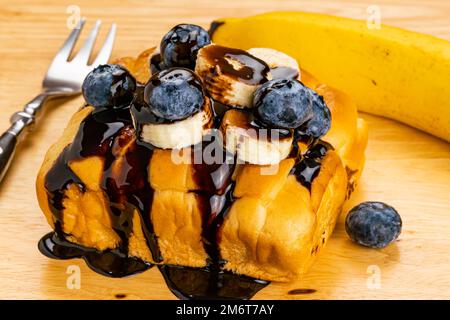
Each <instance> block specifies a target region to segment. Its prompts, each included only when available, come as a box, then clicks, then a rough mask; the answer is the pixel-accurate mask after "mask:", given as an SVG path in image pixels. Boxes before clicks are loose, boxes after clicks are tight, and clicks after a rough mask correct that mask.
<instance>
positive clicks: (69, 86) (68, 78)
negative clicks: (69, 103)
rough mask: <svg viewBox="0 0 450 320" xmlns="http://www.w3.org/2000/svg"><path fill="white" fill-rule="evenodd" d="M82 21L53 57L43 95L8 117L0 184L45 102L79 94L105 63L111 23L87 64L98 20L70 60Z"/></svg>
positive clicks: (1, 141)
mask: <svg viewBox="0 0 450 320" xmlns="http://www.w3.org/2000/svg"><path fill="white" fill-rule="evenodd" d="M85 22H86V21H85V20H84V19H81V20H80V22H79V25H78V26H77V27H76V28H75V29H73V31H72V32H71V33H70V35H69V37H68V38H67V40H66V42H65V43H64V45H63V46H62V47H61V49H60V50H59V52H58V53H57V54H56V56H55V57H54V58H53V61H52V62H51V64H50V67H49V68H48V70H47V74H46V75H45V77H44V80H43V82H42V92H41V93H40V94H39V95H37V96H36V97H35V98H34V99H33V100H31V101H30V102H28V103H27V104H26V105H25V107H24V108H23V110H22V111H19V112H16V113H14V114H13V115H12V117H11V120H10V122H11V126H10V127H9V129H8V130H7V131H6V132H5V133H3V134H2V135H1V136H0V181H1V180H2V179H3V177H4V176H5V173H6V171H7V170H8V167H9V165H10V164H11V159H12V158H13V156H14V152H15V150H16V146H17V142H18V138H19V137H20V136H21V135H22V134H23V132H24V131H25V129H26V128H28V127H29V126H31V125H32V124H33V123H35V121H36V116H37V115H38V113H39V111H40V110H41V109H42V107H43V105H44V103H45V102H46V101H47V100H48V99H50V98H56V97H67V96H73V95H77V94H80V93H81V85H82V84H83V80H84V78H85V77H86V75H87V74H88V73H89V72H90V71H91V70H92V69H94V68H95V67H96V66H98V65H99V64H105V63H107V62H108V59H109V57H110V55H111V51H112V48H113V44H114V37H115V34H116V25H115V24H112V26H111V29H110V30H109V33H108V35H107V37H106V40H105V42H104V44H103V46H102V48H101V49H100V51H99V53H98V55H97V57H96V58H95V59H94V62H93V63H92V64H88V61H89V57H90V55H91V53H92V48H93V47H94V43H95V39H96V37H97V34H98V30H99V29H100V25H101V21H100V20H97V22H96V24H95V27H94V28H93V29H92V31H91V33H90V34H89V36H88V38H87V39H86V41H85V43H84V45H83V47H82V48H81V49H80V51H79V52H78V53H77V54H76V55H75V57H74V58H73V59H71V60H70V61H69V60H68V59H69V56H70V54H71V53H72V50H73V47H74V45H75V43H76V41H77V39H78V36H79V35H80V33H81V30H82V28H83V26H84V24H85Z"/></svg>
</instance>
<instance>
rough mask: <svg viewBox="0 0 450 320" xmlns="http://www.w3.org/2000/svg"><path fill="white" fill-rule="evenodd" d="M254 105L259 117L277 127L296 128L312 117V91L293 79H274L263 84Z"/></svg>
mask: <svg viewBox="0 0 450 320" xmlns="http://www.w3.org/2000/svg"><path fill="white" fill-rule="evenodd" d="M253 106H254V108H255V113H256V116H257V118H259V119H260V120H261V121H262V122H263V123H265V124H267V125H269V126H271V127H275V128H284V129H294V128H297V127H299V126H300V125H302V124H303V123H305V122H306V121H308V120H309V119H311V117H312V97H311V94H310V91H309V89H308V88H307V87H305V86H304V85H303V84H302V83H301V82H299V81H297V80H293V79H274V80H271V81H268V82H266V83H264V84H263V85H261V86H260V87H259V88H258V89H257V90H256V92H255V94H254V97H253Z"/></svg>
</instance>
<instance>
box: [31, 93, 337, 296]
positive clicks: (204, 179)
mask: <svg viewBox="0 0 450 320" xmlns="http://www.w3.org/2000/svg"><path fill="white" fill-rule="evenodd" d="M141 94H142V87H139V88H138V89H137V91H136V95H137V97H136V98H135V100H134V102H133V103H134V104H136V103H137V104H138V103H142V97H140V95H141ZM212 105H213V109H214V110H213V111H214V112H213V113H214V117H215V118H216V119H214V121H213V122H214V124H215V126H216V127H218V126H219V124H220V119H221V117H222V115H223V109H224V108H225V109H226V106H223V105H221V104H219V103H217V102H214V101H213V104H212ZM209 143H218V142H216V141H215V140H214V139H213V140H212V141H210V142H208V144H209ZM316 143H317V142H316ZM317 145H318V147H316V149H318V150H316V152H314V153H310V156H308V157H304V158H303V157H298V154H297V153H296V152H295V148H294V151H293V152H294V153H295V154H293V156H294V157H296V159H297V164H296V166H295V167H294V168H293V170H292V172H291V174H294V175H295V176H296V177H297V179H298V181H299V182H300V183H302V184H303V185H305V186H306V187H308V188H310V186H311V181H312V179H314V177H315V176H317V173H318V171H319V169H320V160H321V158H322V157H323V155H324V152H326V150H328V149H329V146H328V145H326V144H323V143H321V142H319V143H317ZM204 147H206V145H204V143H202V144H199V145H197V146H192V147H191V148H204ZM313 150H315V149H313ZM119 151H120V152H119ZM192 154H194V152H193V153H192ZM315 154H317V156H316V155H315ZM152 155H153V147H152V146H150V145H148V144H144V143H141V142H140V141H138V140H137V139H136V132H135V129H134V127H133V124H132V119H131V116H130V109H129V108H120V109H114V108H103V109H102V108H96V109H94V110H93V111H92V112H91V113H90V114H89V115H88V116H86V118H85V119H84V120H83V121H82V122H81V123H80V126H79V129H78V132H77V134H76V136H75V138H74V140H73V141H72V143H71V144H69V145H68V146H66V147H65V149H64V150H63V152H62V153H61V154H60V155H59V157H58V158H57V160H56V161H55V163H54V164H53V166H52V168H51V169H50V170H49V171H48V172H47V175H46V177H45V188H46V191H47V193H48V195H49V207H50V209H51V211H52V213H53V216H54V221H55V231H54V232H52V233H49V234H47V235H45V236H44V237H43V238H42V239H41V240H40V242H39V246H38V247H39V250H40V251H41V253H43V254H44V255H45V256H47V257H49V258H53V259H73V258H82V259H84V260H85V261H86V264H87V265H88V266H89V267H90V268H91V269H92V270H94V271H95V272H98V273H100V274H102V275H106V276H110V277H125V276H129V275H133V274H137V273H140V272H143V271H145V270H148V269H149V268H151V267H153V265H152V264H151V263H148V262H145V261H143V260H141V259H139V258H135V257H130V256H129V252H128V247H129V237H130V235H131V232H132V230H133V220H132V217H133V213H134V212H138V214H139V219H140V222H141V226H142V230H143V233H144V236H145V240H146V243H147V246H148V248H149V249H150V252H151V255H152V258H153V261H155V262H157V263H159V262H163V258H164V257H163V256H162V255H161V252H160V250H159V246H158V238H157V235H156V234H155V232H154V230H153V224H152V221H151V218H150V217H151V215H150V213H151V206H152V200H153V194H154V190H153V188H152V187H151V185H150V182H149V181H150V179H149V163H150V160H151V157H152ZM92 156H98V157H100V158H102V159H103V160H104V166H103V172H102V175H101V179H100V188H101V190H102V191H103V193H104V195H105V198H106V200H107V202H108V206H109V214H110V219H111V223H112V228H113V230H114V231H115V232H116V234H117V235H118V236H119V237H120V242H119V245H118V246H117V247H116V248H115V249H113V250H106V251H98V250H96V249H93V248H87V247H83V246H80V245H77V244H74V243H72V242H70V241H69V240H68V239H67V238H66V237H67V236H68V235H66V234H65V233H64V232H63V229H62V223H63V221H62V216H61V213H62V211H63V209H64V200H65V199H66V195H65V192H66V191H67V190H68V189H69V188H71V189H73V188H74V189H76V190H77V191H78V192H80V193H81V194H82V193H84V192H85V190H86V186H85V184H84V183H83V182H82V181H81V179H79V178H78V177H77V175H76V174H75V173H74V172H73V171H72V170H71V169H70V166H69V163H71V162H72V161H76V160H82V159H86V158H88V157H92ZM224 156H225V157H229V156H231V155H229V154H226V152H225V151H224ZM235 162H236V161H233V163H235ZM233 171H234V164H228V163H224V164H208V165H207V164H203V163H202V164H193V173H194V174H193V178H194V180H195V181H196V183H197V184H198V185H199V186H201V192H197V196H198V197H197V198H198V199H199V201H198V205H199V208H200V209H201V212H202V219H203V222H202V239H203V244H204V248H205V251H206V253H207V255H208V259H207V264H206V267H204V268H191V267H182V266H172V265H158V268H159V270H160V272H161V273H162V275H163V277H164V279H165V281H166V284H167V286H168V287H169V288H170V290H171V291H172V292H173V293H174V294H175V296H177V297H178V298H180V299H250V298H251V297H252V296H253V295H254V294H256V293H257V292H258V291H259V290H261V289H263V288H264V287H265V286H267V285H268V284H269V282H268V281H264V280H259V279H253V278H250V277H247V276H242V275H237V274H233V273H231V272H229V271H225V270H223V267H224V265H225V264H226V261H224V260H222V259H221V257H220V250H219V247H218V243H219V241H220V235H221V227H222V223H223V221H224V218H225V216H226V214H227V212H228V210H229V208H230V207H231V205H232V204H233V202H234V197H233V190H234V182H233V181H232V179H231V176H232V173H233ZM218 173H220V174H218ZM216 177H220V180H218V179H217V178H216ZM192 192H196V191H192Z"/></svg>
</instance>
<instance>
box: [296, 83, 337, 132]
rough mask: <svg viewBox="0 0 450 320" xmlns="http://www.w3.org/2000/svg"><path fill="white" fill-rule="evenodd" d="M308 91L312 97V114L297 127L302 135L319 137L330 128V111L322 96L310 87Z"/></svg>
mask: <svg viewBox="0 0 450 320" xmlns="http://www.w3.org/2000/svg"><path fill="white" fill-rule="evenodd" d="M309 91H310V94H311V97H312V112H313V116H312V118H311V119H310V120H309V121H308V122H306V123H304V124H303V125H302V126H301V127H300V128H299V131H300V132H301V133H302V134H304V135H307V136H309V137H312V138H315V139H319V138H320V137H323V136H324V135H325V134H326V133H327V132H328V130H330V127H331V112H330V109H328V107H327V105H326V103H325V101H324V100H323V97H322V96H320V95H318V94H317V93H316V92H315V91H314V90H312V89H309Z"/></svg>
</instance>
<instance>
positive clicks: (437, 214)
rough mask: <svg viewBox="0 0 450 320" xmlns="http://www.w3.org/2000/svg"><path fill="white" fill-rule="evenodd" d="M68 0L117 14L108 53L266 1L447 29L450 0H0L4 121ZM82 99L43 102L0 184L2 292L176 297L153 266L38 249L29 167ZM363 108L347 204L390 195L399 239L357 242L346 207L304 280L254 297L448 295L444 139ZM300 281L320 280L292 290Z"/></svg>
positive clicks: (62, 29) (90, 12)
mask: <svg viewBox="0 0 450 320" xmlns="http://www.w3.org/2000/svg"><path fill="white" fill-rule="evenodd" d="M72 4H76V5H78V6H79V7H80V9H81V14H82V15H83V16H85V17H87V18H88V26H91V25H92V24H93V22H94V21H95V19H97V18H101V19H102V20H103V21H104V23H105V24H106V25H109V24H110V23H111V22H113V21H115V22H117V23H118V27H119V29H118V36H117V39H116V41H117V42H116V46H115V50H114V53H113V56H114V57H120V56H124V55H134V54H137V53H139V52H141V51H142V50H144V49H145V48H147V47H150V46H153V45H155V44H157V43H159V40H160V38H161V36H162V35H163V34H164V33H165V32H166V31H167V30H169V29H170V27H172V26H173V25H175V24H177V23H181V22H190V23H197V24H201V25H203V26H208V24H209V22H210V21H211V20H212V19H214V18H218V17H223V16H243V15H250V14H254V13H260V12H264V11H270V10H303V11H316V12H325V13H331V14H335V15H341V16H347V17H353V18H359V19H365V18H366V16H367V11H366V10H367V6H368V5H371V4H377V5H379V6H380V9H381V18H382V23H385V24H391V25H395V26H400V27H404V28H406V29H411V30H415V31H420V32H424V33H429V34H433V35H436V36H439V37H442V38H444V39H447V40H450V2H449V1H448V0H439V1H438V0H431V1H429V0H422V1H418V0H409V1H402V0H391V1H388V0H377V1H373V0H369V1H343V0H340V1H256V0H246V1H242V0H226V1H219V0H212V1H204V0H202V1H188V0H185V1H182V0H176V1H174V0H171V1H150V0H146V1H128V0H120V1H118V0H111V1H100V0H98V1H95V0H94V1H85V0H77V1H73V0H69V1H50V0H40V1H31V0H28V1H25V0H15V1H10V0H0V129H2V130H3V129H6V127H7V125H8V118H9V116H10V114H12V113H13V112H14V111H16V110H17V109H19V108H20V107H21V106H22V105H23V104H24V103H26V102H27V101H28V100H29V99H31V98H32V97H33V96H34V95H35V94H37V93H38V92H39V89H40V82H41V77H42V76H43V75H44V73H45V71H46V68H47V66H48V63H49V62H50V61H51V59H52V57H53V55H54V53H55V52H56V51H57V50H58V48H59V46H60V45H61V43H62V41H63V40H64V39H65V37H66V36H67V34H68V32H69V30H68V28H67V26H66V20H67V18H68V14H67V13H66V9H67V7H68V6H69V5H72ZM106 29H107V28H106V27H105V28H104V30H103V32H102V34H103V35H104V34H105V33H106ZM80 103H81V98H80V97H78V98H76V99H72V100H66V101H59V102H57V103H52V104H51V105H49V106H48V111H47V112H46V113H45V115H44V117H45V118H46V119H42V120H44V121H41V122H40V123H39V124H38V125H37V126H36V127H35V129H34V132H33V133H32V134H30V135H29V136H28V137H27V139H26V140H25V141H24V142H23V143H22V144H21V146H20V148H19V150H18V152H17V156H16V158H15V159H14V162H13V164H12V167H11V169H10V171H9V173H8V175H7V176H6V180H5V181H4V182H3V183H2V185H1V186H0V230H1V231H0V298H37V299H48V298H50V299H114V298H125V299H141V298H142V299H156V298H159V299H173V298H174V296H173V295H172V294H171V293H170V292H169V290H168V289H167V287H166V286H165V285H164V283H163V280H162V278H161V276H160V274H159V272H158V271H157V270H156V269H152V270H150V271H148V272H146V273H144V274H141V275H138V276H135V277H130V278H127V279H109V278H106V277H102V276H100V275H98V274H95V273H94V272H92V271H90V270H89V269H88V268H87V267H86V266H85V264H84V263H83V261H81V260H72V261H55V260H50V259H47V258H45V257H43V256H42V255H41V254H40V253H39V252H38V250H37V247H36V245H37V242H38V240H39V239H40V237H41V236H42V235H44V234H45V233H46V232H48V231H49V230H50V228H49V226H48V225H47V223H46V221H45V219H44V217H43V215H42V213H41V212H40V209H39V207H38V204H37V200H36V196H35V187H34V181H35V177H36V173H37V171H38V169H39V166H40V165H41V161H42V159H43V156H44V153H45V152H46V150H47V148H48V147H49V146H50V144H51V143H53V142H54V141H55V139H56V137H58V136H59V135H60V134H61V132H62V130H63V128H64V127H65V125H66V122H67V120H68V119H69V117H70V115H71V114H72V113H73V112H74V110H75V109H76V108H78V106H79V105H80ZM430 107H432V106H430ZM361 116H362V117H363V118H364V119H366V120H367V121H368V123H369V126H370V138H369V145H368V148H367V159H368V160H367V162H366V169H365V171H364V174H363V177H362V182H361V185H360V186H359V188H358V189H357V192H356V193H355V194H354V197H353V198H352V200H351V203H349V206H352V205H354V204H356V203H359V202H361V201H365V200H380V201H385V202H387V203H390V204H392V205H393V206H394V207H396V208H397V209H398V211H399V212H400V214H401V216H402V218H403V224H404V225H403V232H402V234H401V236H400V238H399V240H398V241H397V242H396V243H395V244H393V245H391V246H389V247H388V248H386V249H383V250H370V249H365V248H362V247H359V246H357V245H355V244H353V243H351V242H350V240H349V239H348V237H347V236H346V234H345V231H344V228H343V218H344V215H342V216H341V219H340V221H339V223H338V225H337V227H336V230H335V233H334V235H333V237H332V238H331V240H330V241H329V243H328V245H327V247H326V249H325V250H324V251H323V252H322V254H321V256H320V257H319V259H318V260H317V262H316V264H315V265H314V266H313V268H312V270H311V271H310V272H309V273H308V274H307V275H306V276H305V278H304V279H303V280H302V281H300V282H298V283H291V284H271V285H270V286H269V287H267V288H266V289H264V290H262V291H261V292H260V293H258V294H257V296H256V298H259V299H266V298H275V299H278V298H280V299H285V298H288V299H289V298H292V299H306V298H308V299H317V298H320V299H324V298H325V299H333V298H339V299H359V298H376V299H406V298H413V299H415V298H429V299H434V298H447V299H449V298H450V197H449V183H450V144H449V143H447V142H444V141H442V140H439V139H437V138H434V137H432V136H430V135H427V134H425V133H422V132H419V131H417V130H415V129H413V128H410V127H407V126H404V125H402V124H399V123H396V122H393V121H391V120H387V119H383V118H379V117H375V116H370V115H365V114H362V115H361ZM77 267H79V268H80V279H81V282H80V284H81V285H80V289H77V288H72V289H71V288H70V286H69V287H68V286H67V279H68V277H69V274H68V273H67V272H69V273H70V272H71V270H76V269H77ZM377 280H379V281H378V282H377ZM377 283H378V284H379V285H378V286H377V285H376V284H377ZM374 284H375V285H374ZM377 287H378V288H377ZM295 288H308V289H315V290H316V292H315V293H312V294H308V295H296V296H288V295H287V292H288V291H289V290H290V289H295ZM116 295H118V296H116ZM122 295H123V296H122Z"/></svg>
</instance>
